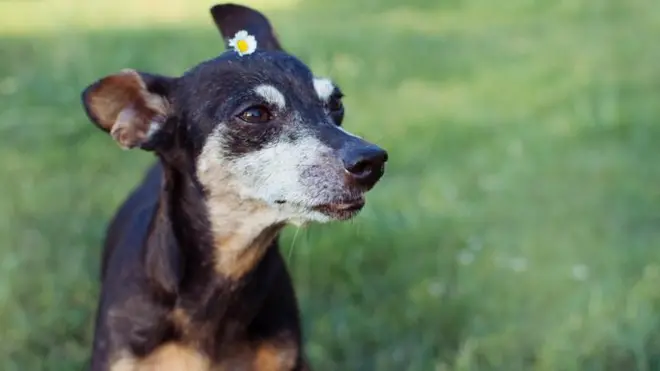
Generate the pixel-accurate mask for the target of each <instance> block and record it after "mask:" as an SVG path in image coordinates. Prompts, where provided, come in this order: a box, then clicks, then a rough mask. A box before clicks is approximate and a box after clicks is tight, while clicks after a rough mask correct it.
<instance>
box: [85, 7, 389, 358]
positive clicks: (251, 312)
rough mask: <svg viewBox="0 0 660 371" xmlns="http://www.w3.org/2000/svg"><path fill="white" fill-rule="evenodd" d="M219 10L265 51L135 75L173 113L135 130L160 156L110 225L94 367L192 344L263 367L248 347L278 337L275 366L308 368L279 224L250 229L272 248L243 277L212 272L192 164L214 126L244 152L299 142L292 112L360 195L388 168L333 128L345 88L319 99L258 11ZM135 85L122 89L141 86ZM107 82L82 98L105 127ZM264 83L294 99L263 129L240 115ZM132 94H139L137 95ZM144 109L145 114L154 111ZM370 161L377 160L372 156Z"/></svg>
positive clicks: (207, 226) (375, 152)
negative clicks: (176, 72)
mask: <svg viewBox="0 0 660 371" xmlns="http://www.w3.org/2000/svg"><path fill="white" fill-rule="evenodd" d="M212 15H213V18H214V20H215V21H216V22H217V24H218V27H219V29H220V31H221V33H222V34H223V35H224V36H225V39H227V38H228V37H231V36H233V33H234V32H235V31H236V30H238V29H247V30H248V31H249V32H251V33H252V34H254V35H255V36H256V37H257V40H258V41H259V45H260V49H259V50H257V52H255V53H254V55H251V56H250V57H249V58H241V57H239V56H237V54H236V53H233V52H226V53H223V54H222V55H220V56H219V57H217V58H214V59H212V60H210V61H207V62H204V63H201V64H200V65H198V66H196V67H194V68H192V69H191V70H190V71H188V72H187V73H186V74H184V75H183V76H181V77H180V78H169V77H164V76H158V75H152V74H145V73H140V75H139V76H140V77H141V79H142V80H143V81H144V84H145V86H146V89H147V91H146V92H145V93H149V94H153V95H155V96H158V97H162V98H164V99H166V101H167V103H168V107H169V108H168V109H170V111H169V112H168V114H167V117H164V118H162V122H161V124H162V127H161V128H160V130H159V131H158V132H157V133H156V134H155V135H154V136H153V137H148V138H146V139H144V140H142V139H140V138H137V139H139V140H138V141H137V143H139V145H140V147H141V148H142V149H144V150H149V151H153V152H154V153H155V154H156V156H157V157H158V161H157V162H156V164H154V165H153V166H152V167H151V168H150V169H149V171H148V172H147V174H146V176H145V177H144V179H143V180H142V182H141V184H140V185H139V186H138V187H137V188H136V189H135V190H134V191H133V192H132V193H131V195H129V197H128V198H127V200H126V201H125V202H124V203H123V205H122V206H121V207H120V208H119V210H118V212H117V214H116V215H115V217H114V218H113V220H112V222H111V223H110V226H109V228H108V231H107V236H106V239H105V244H104V250H103V259H102V269H101V280H102V292H101V298H100V302H99V306H98V313H97V318H96V324H95V337H94V345H93V355H92V360H91V365H90V370H92V371H108V370H111V368H110V367H111V366H112V364H113V362H115V361H116V359H117V358H121V357H124V356H126V355H127V354H128V355H130V356H131V357H132V358H134V359H137V360H140V359H142V358H145V357H149V356H150V355H151V354H153V353H154V351H156V350H157V349H158V348H159V347H161V346H163V345H164V344H167V343H186V344H187V345H190V344H193V345H194V348H195V351H197V352H199V353H200V354H203V355H204V357H206V358H208V360H210V362H211V363H212V364H222V365H223V366H226V367H229V369H232V370H234V369H235V370H246V371H247V370H255V371H258V367H266V366H258V364H255V362H262V361H260V360H259V359H258V358H259V357H260V356H259V355H258V354H257V353H258V352H255V351H254V349H253V348H250V347H251V346H254V345H255V344H257V345H258V344H272V345H274V346H275V347H276V348H277V349H280V351H281V352H282V354H294V358H295V359H293V360H292V361H291V362H292V363H290V365H289V366H286V369H284V368H278V370H281V371H303V370H309V368H308V366H307V365H306V362H305V359H304V351H303V349H302V340H301V337H302V335H301V328H300V319H299V312H298V306H297V301H296V297H295V294H294V290H293V286H292V283H291V278H290V276H289V274H288V272H287V269H286V266H285V263H284V260H283V258H282V256H281V254H280V251H279V247H278V245H277V240H278V234H279V231H280V230H281V228H282V227H283V225H282V224H274V225H272V226H270V227H267V228H265V229H264V230H263V231H262V232H261V234H260V235H258V236H257V237H255V241H256V242H255V244H257V245H259V244H261V245H267V246H268V248H267V249H266V250H265V253H264V255H263V256H262V257H261V258H260V259H257V260H256V261H255V263H254V264H253V265H252V266H250V267H249V269H247V270H246V271H245V273H243V274H241V276H240V277H226V276H223V275H222V274H218V271H217V270H216V268H215V265H214V259H216V258H217V254H218V251H217V250H218V246H217V241H215V240H214V236H213V234H212V231H211V222H210V217H209V215H208V214H207V213H208V211H207V207H206V204H205V202H206V200H207V196H208V195H207V192H208V190H207V189H205V187H204V186H202V184H201V183H200V180H199V179H198V178H197V175H196V163H197V160H198V157H199V156H200V153H201V151H202V148H203V146H204V143H205V141H206V138H207V137H208V136H209V135H210V134H211V133H212V132H213V131H214V128H216V126H217V125H220V124H221V125H223V127H222V136H223V142H224V145H225V147H226V148H223V149H222V151H223V156H224V157H225V158H231V157H232V156H235V157H240V156H241V155H244V154H245V153H248V152H251V151H257V150H259V149H260V148H262V147H264V146H266V145H268V144H269V143H271V142H273V141H275V140H276V139H277V138H279V140H282V138H283V137H285V138H288V140H292V141H293V140H295V139H296V136H297V135H298V134H297V132H299V131H297V130H291V128H289V130H287V126H291V125H301V124H300V122H298V121H299V120H298V121H296V120H295V119H294V117H293V115H294V112H296V113H297V114H298V115H302V116H304V118H305V122H306V124H305V126H304V127H302V128H296V129H300V130H303V131H305V133H306V135H312V136H314V137H316V138H318V139H319V140H320V141H322V142H323V143H326V144H327V145H328V146H329V147H330V148H332V149H333V150H335V151H336V152H337V153H338V155H339V156H340V157H341V159H342V160H343V162H344V164H345V166H346V167H345V169H346V171H347V172H349V173H350V174H351V176H352V178H351V179H352V182H353V183H352V185H351V187H353V188H354V189H355V190H356V191H355V192H358V190H359V191H360V192H362V191H364V190H366V189H369V188H371V187H372V186H373V184H375V183H376V181H378V179H379V178H380V176H381V175H382V166H383V165H384V162H385V161H386V156H387V154H386V153H385V151H383V150H382V149H380V148H378V147H376V146H374V145H371V144H370V143H368V142H365V141H364V140H362V139H359V138H356V137H353V136H350V135H349V134H347V133H345V132H343V131H342V130H339V129H337V128H336V126H337V125H340V124H341V121H342V120H343V115H344V111H343V107H342V106H341V101H340V99H341V93H340V92H339V90H338V89H337V90H336V91H335V93H334V94H333V98H332V99H333V101H332V102H331V103H332V104H331V105H328V103H324V102H321V101H320V99H319V98H318V96H317V95H316V93H315V90H314V86H313V84H312V73H311V71H310V70H309V69H308V68H307V66H305V64H304V63H302V62H301V61H299V60H298V59H296V58H295V57H293V56H291V55H289V54H287V53H285V52H284V51H283V50H282V48H281V46H280V44H279V42H278V40H277V38H276V36H275V34H274V33H273V31H272V28H271V26H270V24H269V23H268V21H267V20H266V18H265V17H264V16H263V15H261V14H260V13H258V12H256V11H254V10H252V9H249V8H245V7H242V6H238V5H233V4H225V5H221V6H215V7H213V8H212ZM122 81H123V80H122ZM130 81H133V80H130ZM130 81H129V82H128V83H126V84H127V85H126V86H129V85H130V86H133V88H134V87H135V86H136V85H135V84H133V85H131V84H130ZM106 82H107V80H106ZM103 83H104V82H103V81H99V82H96V83H94V84H92V85H91V86H90V87H89V88H87V89H86V90H85V91H84V92H83V95H82V99H83V103H84V105H85V111H86V113H87V115H88V116H89V118H90V120H91V121H93V122H94V123H96V124H97V126H99V127H101V128H102V129H103V130H105V131H109V128H108V127H107V122H111V123H112V122H115V119H114V118H112V117H111V118H110V119H105V118H100V117H98V115H97V114H96V113H95V111H94V109H92V108H90V105H91V104H92V103H91V102H92V97H93V95H94V94H95V93H96V92H98V90H97V88H99V86H101V84H103ZM263 83H268V84H270V85H272V86H275V87H276V88H277V89H278V90H280V91H281V92H282V93H283V94H284V95H285V96H286V98H287V107H286V108H285V109H281V108H278V107H268V108H269V109H270V110H271V111H272V112H273V121H272V122H269V123H267V124H264V125H255V124H250V123H246V122H243V121H241V120H240V119H238V118H237V115H239V114H240V112H241V111H242V110H244V109H246V108H247V107H250V106H253V105H255V104H258V105H268V104H269V103H268V102H263V98H262V97H259V96H257V95H256V94H255V93H254V92H253V89H252V88H253V87H256V86H257V85H259V84H263ZM113 94H114V93H113ZM131 94H132V95H131V96H132V97H133V98H132V99H134V100H137V99H141V98H139V97H140V95H139V94H137V93H135V92H132V93H131ZM117 99H119V100H121V99H124V97H123V96H120V98H117ZM97 101H98V100H97ZM95 104H98V103H95ZM135 107H137V108H136V109H140V107H142V106H140V105H139V104H138V105H136V106H135ZM96 109H97V110H102V107H101V108H99V107H98V106H97V107H96ZM143 111H144V112H142V111H141V112H140V115H143V116H144V115H152V114H155V113H154V112H153V110H152V111H149V110H145V109H144V108H143ZM105 114H107V112H106V113H105ZM140 117H142V116H140ZM144 117H147V116H144ZM149 117H150V116H149ZM101 120H105V121H104V122H105V125H102V124H100V123H99V122H100V121H101ZM144 122H148V120H146V121H144ZM159 122H160V121H159ZM283 130H286V133H287V134H286V136H283V135H282V133H283ZM373 159H376V160H374V161H376V162H374V163H367V162H368V161H371V160H373ZM309 171H310V172H314V171H319V170H318V169H315V168H310V169H309ZM342 176H344V175H343V172H342ZM280 202H282V203H283V202H285V201H284V200H282V201H279V200H278V201H277V203H280ZM360 207H361V206H360ZM351 212H352V211H351ZM345 213H348V211H345ZM246 348H250V349H251V351H245V349H246ZM278 357H279V356H278ZM278 357H275V358H278ZM228 365H229V366H228ZM282 367H285V366H282ZM266 368H267V369H268V370H271V369H273V368H268V367H266Z"/></svg>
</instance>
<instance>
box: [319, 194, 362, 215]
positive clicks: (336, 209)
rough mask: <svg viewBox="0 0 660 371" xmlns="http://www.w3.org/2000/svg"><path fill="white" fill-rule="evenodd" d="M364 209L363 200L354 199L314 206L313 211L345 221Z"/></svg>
mask: <svg viewBox="0 0 660 371" xmlns="http://www.w3.org/2000/svg"><path fill="white" fill-rule="evenodd" d="M363 207H364V199H362V198H360V199H356V200H351V201H340V202H330V203H326V204H320V205H317V206H314V207H313V209H314V210H316V211H319V212H322V213H323V214H326V215H330V216H333V217H336V218H338V219H346V218H349V217H351V216H353V215H355V214H356V213H357V212H358V211H360V210H362V208H363Z"/></svg>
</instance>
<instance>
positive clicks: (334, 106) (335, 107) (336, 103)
mask: <svg viewBox="0 0 660 371" xmlns="http://www.w3.org/2000/svg"><path fill="white" fill-rule="evenodd" d="M343 108H344V104H343V103H342V101H341V96H339V95H336V96H332V97H330V100H329V101H328V109H329V110H330V112H337V111H341V110H342V109H343Z"/></svg>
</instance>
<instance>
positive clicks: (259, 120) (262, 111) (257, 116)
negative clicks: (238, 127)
mask: <svg viewBox="0 0 660 371" xmlns="http://www.w3.org/2000/svg"><path fill="white" fill-rule="evenodd" d="M238 117H239V118H240V119H241V120H243V121H245V122H249V123H251V124H264V123H267V122H269V121H270V120H271V119H272V118H273V117H272V115H271V114H270V111H269V110H268V109H267V108H266V107H264V106H253V107H250V108H248V109H246V110H245V111H243V112H241V114H240V115H238Z"/></svg>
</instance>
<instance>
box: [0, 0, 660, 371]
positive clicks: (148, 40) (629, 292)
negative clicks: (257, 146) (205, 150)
mask: <svg viewBox="0 0 660 371" xmlns="http://www.w3.org/2000/svg"><path fill="white" fill-rule="evenodd" d="M212 3H213V2H210V1H201V0H195V1H190V2H185V1H182V0H179V1H175V0H169V1H167V0H161V1H135V2H131V1H128V0H117V2H114V3H113V2H101V1H96V0H94V1H84V2H83V1H82V0H77V1H74V0H62V1H54V0H49V1H47V0H44V1H4V2H0V179H1V180H0V184H1V186H0V236H1V238H0V369H1V370H6V371H14V370H21V371H24V370H27V371H31V370H81V369H83V367H84V364H85V362H86V361H87V360H88V358H89V351H90V341H91V336H92V332H91V330H92V327H91V326H92V322H93V314H94V310H95V307H96V301H97V297H98V284H97V282H98V280H97V272H98V265H99V254H100V239H101V238H102V235H103V233H104V228H105V226H106V223H107V222H108V219H109V218H110V216H111V215H112V213H113V212H114V210H115V209H116V207H117V206H118V205H119V203H120V202H121V201H122V200H123V198H124V197H125V196H126V195H127V193H128V192H129V190H130V189H131V188H132V187H133V186H134V185H135V184H136V182H137V181H138V179H139V178H140V176H141V174H142V172H143V170H144V169H145V167H146V166H147V165H148V164H149V163H150V162H151V159H152V158H151V156H150V155H148V154H144V153H140V152H137V151H121V150H120V149H119V148H118V147H117V146H116V145H115V144H114V143H113V142H112V141H111V140H110V139H109V138H108V137H107V136H105V135H103V134H102V133H101V132H100V131H98V130H97V129H96V128H94V127H93V126H92V124H90V123H89V122H88V121H87V120H86V118H85V117H84V114H83V111H82V107H81V105H80V103H79V93H80V91H81V90H82V89H83V88H84V87H85V86H86V85H87V84H89V83H91V82H92V81H93V80H95V79H97V78H99V77H101V76H103V75H106V74H110V73H113V72H116V71H118V70H120V69H122V68H125V67H133V68H137V69H141V70H145V71H150V72H157V73H163V74H172V75H177V74H180V73H182V72H183V71H185V70H186V69H187V68H189V67H191V66H193V65H194V64H196V63H198V62H200V61H202V60H204V59H208V58H211V57H213V56H215V55H217V54H218V53H219V52H221V51H222V49H223V47H222V43H221V40H220V39H219V36H218V34H217V31H216V30H215V29H214V27H213V25H212V23H211V20H210V17H209V16H208V13H207V12H208V7H209V5H211V4H212ZM248 4H253V5H255V6H258V7H259V9H261V10H262V11H264V12H265V13H266V14H268V16H269V17H270V18H271V19H272V21H273V23H274V24H275V27H276V29H277V30H278V32H279V34H280V37H281V39H282V42H283V43H284V45H285V46H286V47H287V48H288V49H289V50H290V51H291V52H292V53H294V54H296V55H298V56H299V57H300V58H301V59H303V60H304V61H306V62H307V63H309V64H310V66H311V67H312V68H313V70H314V71H315V72H316V73H317V74H320V75H330V76H332V77H333V78H334V79H336V80H337V81H338V82H339V83H340V84H341V86H342V88H343V90H344V91H345V93H346V95H347V96H346V106H347V119H346V126H347V127H348V128H350V129H351V130H353V131H355V132H357V133H359V134H361V135H364V136H365V137H367V138H368V139H371V140H373V141H375V142H377V143H379V144H381V145H382V146H383V147H385V148H387V149H388V150H389V152H390V162H389V166H388V168H387V173H386V176H385V177H384V178H383V180H382V182H381V184H380V185H379V186H378V187H376V188H375V189H374V190H373V192H372V193H370V195H369V198H368V206H367V208H366V209H365V210H364V212H363V213H362V214H361V216H359V217H358V218H357V219H356V220H355V221H353V222H350V223H345V224H333V225H326V226H312V227H309V228H307V229H304V230H300V231H297V230H295V229H293V228H291V229H288V230H287V231H286V233H285V236H284V238H283V240H282V248H283V251H284V254H285V255H286V256H287V260H288V261H289V266H290V269H291V271H292V274H293V275H294V278H295V283H296V287H297V291H298V295H299V299H300V304H301V307H302V310H303V313H304V325H305V335H306V339H307V340H306V341H307V349H308V353H309V356H310V358H311V360H312V361H313V364H314V365H315V370H360V371H370V370H379V371H381V370H382V371H390V370H392V371H394V370H396V371H401V370H414V371H468V370H469V371H473V370H498V371H500V370H501V371H516V370H534V371H537V370H538V371H555V370H557V371H560V370H567V371H569V370H570V371H573V370H584V371H591V370H607V371H628V370H640V371H650V370H660V285H659V283H660V208H659V207H660V184H659V183H660V151H659V150H658V145H659V143H660V126H658V119H659V118H660V47H659V45H658V35H660V5H658V3H657V1H656V0H609V1H605V0H601V1H599V0H563V1H541V0H536V1H533V0H498V1H493V0H435V1H433V0H411V1H408V2H402V1H401V2H399V1H394V0H383V1H376V0H364V1H351V0H336V1H321V0H317V1H294V0H289V1H265V0H262V1H260V2H255V1H253V2H249V3H248Z"/></svg>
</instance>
